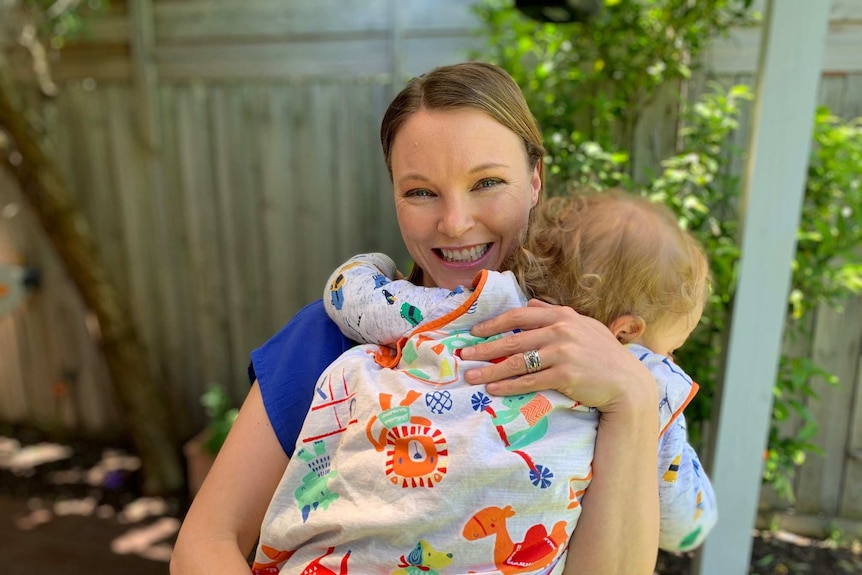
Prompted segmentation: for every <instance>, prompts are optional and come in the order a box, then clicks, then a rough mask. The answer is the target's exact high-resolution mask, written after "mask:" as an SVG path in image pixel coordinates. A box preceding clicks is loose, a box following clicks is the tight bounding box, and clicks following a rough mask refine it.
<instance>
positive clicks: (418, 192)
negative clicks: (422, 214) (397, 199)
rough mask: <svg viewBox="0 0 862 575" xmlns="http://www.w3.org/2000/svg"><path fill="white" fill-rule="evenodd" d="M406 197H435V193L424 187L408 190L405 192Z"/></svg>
mask: <svg viewBox="0 0 862 575" xmlns="http://www.w3.org/2000/svg"><path fill="white" fill-rule="evenodd" d="M404 197H405V198H431V197H434V194H432V193H431V191H430V190H426V189H424V188H417V189H415V190H407V191H406V192H405V193H404Z"/></svg>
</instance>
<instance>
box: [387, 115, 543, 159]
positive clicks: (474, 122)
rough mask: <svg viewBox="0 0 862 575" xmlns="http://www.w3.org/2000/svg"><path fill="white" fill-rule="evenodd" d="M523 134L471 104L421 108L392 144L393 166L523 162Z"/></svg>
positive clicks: (524, 151) (524, 155)
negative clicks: (428, 108)
mask: <svg viewBox="0 0 862 575" xmlns="http://www.w3.org/2000/svg"><path fill="white" fill-rule="evenodd" d="M524 158H526V148H525V147H524V144H523V142H522V140H521V138H520V137H519V136H518V135H517V134H515V133H514V132H513V131H512V130H510V129H509V128H507V127H506V126H504V125H502V124H501V123H499V122H498V121H497V120H495V119H494V118H492V117H491V116H489V115H488V114H486V113H484V112H481V111H479V110H474V109H470V108H466V109H458V110H445V111H440V110H426V109H423V110H420V111H418V112H416V113H415V114H413V115H412V116H411V117H410V118H409V119H408V120H407V121H406V122H405V123H404V125H403V126H402V127H401V129H400V130H399V131H398V134H396V136H395V140H394V142H393V146H392V167H393V170H396V169H399V168H400V169H402V170H408V171H409V170H412V169H416V168H417V167H420V166H427V167H430V166H433V165H437V164H446V165H448V166H450V167H451V166H453V165H459V166H460V167H461V168H462V169H468V170H469V169H474V168H475V167H476V166H478V165H481V164H500V165H511V164H513V163H515V162H518V164H520V162H521V160H523V159H524Z"/></svg>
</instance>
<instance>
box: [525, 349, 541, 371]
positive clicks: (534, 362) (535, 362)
mask: <svg viewBox="0 0 862 575" xmlns="http://www.w3.org/2000/svg"><path fill="white" fill-rule="evenodd" d="M524 365H526V366H527V373H536V372H537V371H540V370H541V369H542V360H541V359H540V358H539V350H537V349H534V350H532V351H525V352H524Z"/></svg>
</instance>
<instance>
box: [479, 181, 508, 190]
mask: <svg viewBox="0 0 862 575" xmlns="http://www.w3.org/2000/svg"><path fill="white" fill-rule="evenodd" d="M502 183H503V180H501V179H499V178H484V179H482V180H479V182H478V183H477V184H476V188H477V189H481V188H490V187H493V186H496V185H497V184H502Z"/></svg>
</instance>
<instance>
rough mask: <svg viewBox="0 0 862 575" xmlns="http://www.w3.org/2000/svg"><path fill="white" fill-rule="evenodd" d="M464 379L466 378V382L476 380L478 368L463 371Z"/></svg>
mask: <svg viewBox="0 0 862 575" xmlns="http://www.w3.org/2000/svg"><path fill="white" fill-rule="evenodd" d="M464 379H466V380H467V382H468V383H473V382H475V381H477V380H478V379H479V370H478V369H468V370H467V371H465V372H464Z"/></svg>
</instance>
